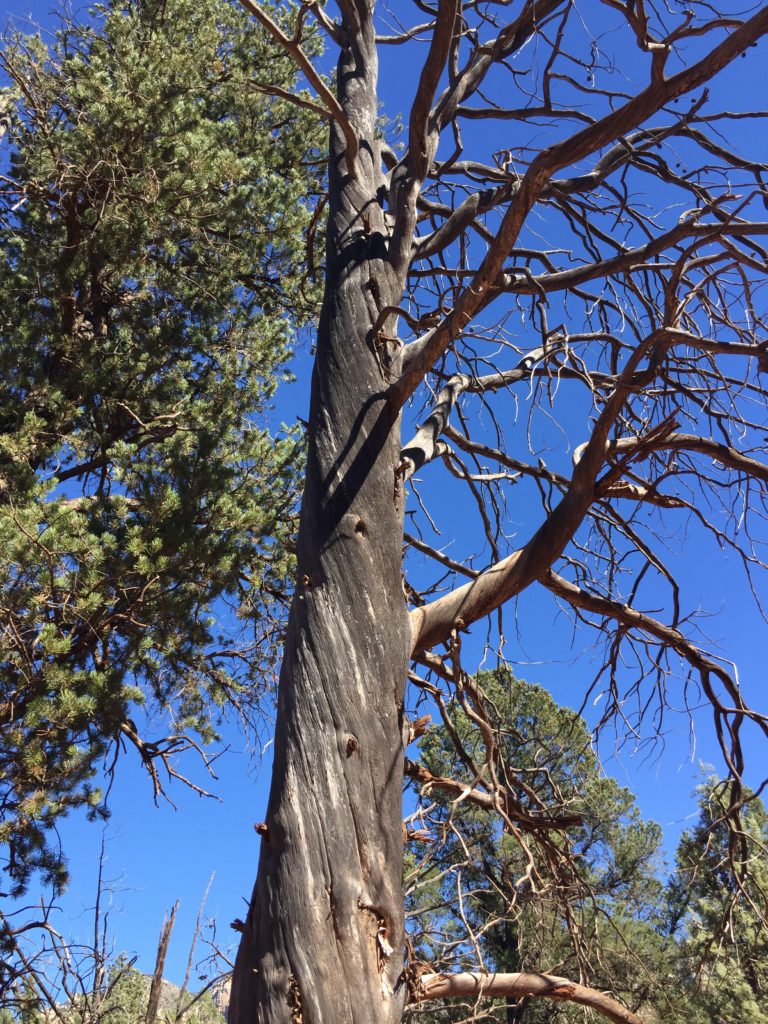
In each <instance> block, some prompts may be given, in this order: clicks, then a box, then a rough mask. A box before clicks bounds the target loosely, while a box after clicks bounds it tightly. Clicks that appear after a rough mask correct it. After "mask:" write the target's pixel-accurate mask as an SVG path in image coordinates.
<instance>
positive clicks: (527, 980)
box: [410, 971, 643, 1024]
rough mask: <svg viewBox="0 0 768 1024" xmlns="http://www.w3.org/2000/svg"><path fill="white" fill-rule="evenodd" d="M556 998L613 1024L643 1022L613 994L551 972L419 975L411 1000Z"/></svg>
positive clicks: (640, 1023) (641, 1023)
mask: <svg viewBox="0 0 768 1024" xmlns="http://www.w3.org/2000/svg"><path fill="white" fill-rule="evenodd" d="M528 996H532V997H534V998H539V999H557V1000H560V1001H561V1002H569V1003H578V1004H579V1005H580V1006H587V1007H589V1009H591V1010H594V1011H595V1012H596V1013H600V1014H602V1016H603V1017H607V1018H608V1020H611V1021H614V1022H615V1024H643V1022H642V1019H641V1018H640V1017H638V1016H637V1014H636V1013H632V1012H631V1010H628V1009H626V1007H624V1006H622V1005H621V1003H619V1002H617V1000H615V999H614V998H613V997H612V996H609V995H608V994H607V993H605V992H598V991H597V990H596V989H593V988H587V987H586V986H585V985H578V984H577V983H576V982H575V981H569V980H568V978H559V977H557V976H556V975H553V974H480V973H477V974H470V973H469V972H467V971H463V972H462V973H460V974H422V975H421V977H420V978H419V979H418V984H417V985H415V986H414V988H413V991H412V993H411V998H410V1001H411V1002H412V1003H418V1002H424V1001H425V1000H427V999H505V998H506V999H523V998H526V997H528Z"/></svg>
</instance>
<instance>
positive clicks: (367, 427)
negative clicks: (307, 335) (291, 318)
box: [229, 25, 410, 1024]
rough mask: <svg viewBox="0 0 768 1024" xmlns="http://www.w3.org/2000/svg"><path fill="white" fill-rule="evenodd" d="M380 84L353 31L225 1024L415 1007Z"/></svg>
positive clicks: (339, 1023) (352, 1016) (406, 636)
mask: <svg viewBox="0 0 768 1024" xmlns="http://www.w3.org/2000/svg"><path fill="white" fill-rule="evenodd" d="M376 70H377V69H376V54H375V47H374V40H373V33H372V28H371V27H370V25H369V26H368V28H367V29H366V28H365V26H364V27H363V29H362V30H361V29H359V28H358V30H357V32H356V33H355V34H354V41H353V43H352V44H351V45H350V47H349V48H348V49H347V50H345V51H344V52H343V53H342V57H341V60H340V64H339V68H338V91H339V97H340V102H341V105H342V107H343V109H344V111H345V112H346V114H347V116H348V117H349V120H350V122H351V124H352V126H353V128H354V131H355V134H356V135H357V138H358V140H359V149H358V153H357V157H356V160H355V173H354V176H352V175H350V173H349V170H348V164H347V160H346V152H345V141H344V135H343V133H342V132H341V130H340V129H339V127H338V126H337V125H336V123H334V124H333V126H332V129H331V167H330V204H329V229H328V251H327V281H326V290H325V296H324V302H323V308H322V314H321V320H320V325H319V333H318V344H317V359H316V364H315V369H314V374H313V380H312V400H311V409H310V430H309V454H308V466H307V477H306V483H305V491H304V497H303V503H302V515H301V526H300V532H299V553H298V582H297V590H296V596H295V599H294V602H293V607H292V610H291V615H290V621H289V627H288V636H287V640H286V645H285V654H284V660H283V667H282V673H281V677H280V687H279V698H278V713H277V725H276V737H275V759H274V769H273V776H272V785H271V791H270V798H269V806H268V812H267V821H266V826H267V827H266V830H265V831H264V833H263V836H262V842H261V854H260V859H259V870H258V877H257V881H256V887H255V889H254V894H253V898H252V901H251V906H250V909H249V913H248V917H247V920H246V923H245V929H244V932H243V936H242V941H241V946H240V950H239V953H238V957H237V963H236V966H235V972H234V978H233V986H232V998H231V1004H230V1011H229V1020H230V1022H231V1024H246V1022H248V1024H254V1022H256V1021H258V1022H261V1024H267V1022H269V1024H281V1022H289V1021H291V1022H298V1021H301V1022H303V1024H346V1022H350V1024H351V1022H354V1024H374V1022H375V1024H387V1022H394V1021H399V1020H400V1018H401V1016H402V1010H403V1006H404V1003H405V998H406V991H405V986H404V985H403V984H402V981H401V975H402V968H403V944H404V934H403V898H402V865H403V851H402V807H401V804H402V775H403V748H402V738H401V736H402V704H403V694H404V688H405V678H406V673H407V665H408V655H409V652H410V628H409V624H408V619H407V609H406V604H405V599H404V595H403V588H402V577H401V559H402V516H403V489H402V485H401V480H400V477H399V476H398V469H397V467H398V463H399V451H400V437H399V416H398V414H397V412H396V411H394V412H393V411H391V410H390V407H389V404H388V402H387V399H386V372H385V370H384V369H383V368H382V362H381V359H380V357H379V355H378V353H377V350H376V346H375V345H374V344H371V328H372V326H373V324H374V323H375V322H376V318H377V315H378V311H379V309H381V308H382V306H384V305H387V304H396V303H397V302H398V300H399V297H400V294H401V290H402V284H401V282H398V281H396V280H395V275H394V273H393V271H392V268H391V266H390V265H389V264H388V262H387V261H386V247H385V234H386V228H385V224H384V217H383V211H382V207H381V194H382V193H381V191H380V190H381V189H382V188H383V187H384V182H383V176H382V173H381V165H380V162H379V160H378V158H377V144H376V142H375V119H376V112H377V105H376V77H377V75H376Z"/></svg>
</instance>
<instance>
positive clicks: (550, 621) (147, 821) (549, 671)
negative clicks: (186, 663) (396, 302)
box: [6, 0, 767, 980]
mask: <svg viewBox="0 0 768 1024" xmlns="http://www.w3.org/2000/svg"><path fill="white" fill-rule="evenodd" d="M50 6H51V5H50V2H49V0H34V2H33V0H9V2H8V3H7V5H6V14H7V15H10V16H13V17H14V19H16V20H17V23H18V22H19V20H20V19H23V18H24V17H25V16H31V17H32V18H33V19H35V20H36V21H37V22H38V23H41V24H50V19H49V17H48V10H49V8H50ZM413 70H414V69H413V68H404V67H403V66H402V62H401V59H400V55H399V54H398V53H397V52H396V51H394V52H393V51H390V52H388V53H385V54H384V57H383V62H382V80H383V94H384V95H385V96H386V97H387V98H388V100H389V101H390V103H391V107H390V110H389V113H390V114H394V113H396V112H397V111H398V110H400V111H402V112H405V111H406V110H407V105H408V101H407V97H408V94H409V87H410V84H411V83H409V81H408V77H409V71H410V72H411V76H412V73H413ZM740 75H741V76H742V77H741V78H740V77H739V76H740ZM728 84H729V88H730V89H732V90H733V91H734V93H736V92H740V91H743V90H745V89H748V88H749V87H750V85H751V83H749V82H748V81H747V80H746V77H744V72H742V71H741V70H740V64H739V62H737V64H736V66H735V68H734V69H733V71H731V72H729V79H728ZM307 366H308V355H307V353H306V351H303V352H301V353H300V355H299V359H298V362H297V371H298V373H299V376H300V380H299V382H298V383H296V384H293V385H290V386H289V387H287V388H286V389H285V391H284V392H283V393H282V394H281V395H280V396H279V399H278V405H277V408H276V412H275V418H276V421H279V420H284V421H286V422H290V421H293V420H295V418H296V417H297V416H301V417H305V416H306V409H307V404H308V399H307V384H306V382H307V380H308V374H307V373H306V370H307ZM435 472H436V473H437V472H439V470H435ZM521 529H522V522H521ZM680 540H681V538H675V537H672V538H671V540H670V545H671V546H672V547H673V548H674V547H675V545H676V544H677V543H679V542H680ZM671 557H672V558H673V560H674V559H675V555H674V553H673V554H672V556H671ZM678 564H679V567H680V569H681V570H682V572H683V575H684V578H685V585H684V598H685V600H684V605H685V606H686V607H688V608H697V607H701V608H704V609H707V610H708V611H712V612H715V613H717V615H716V617H715V618H714V619H712V620H710V621H709V622H708V625H707V630H708V633H709V635H710V636H711V637H713V638H714V639H717V640H722V648H723V651H724V652H725V653H727V654H728V655H729V656H732V657H734V658H735V659H736V660H737V661H738V663H739V668H740V678H741V682H742V684H743V686H744V689H745V693H746V696H747V699H748V700H749V699H750V697H751V698H753V699H754V700H755V702H757V703H759V697H760V692H761V690H762V689H763V678H764V661H765V659H764V654H763V652H764V650H765V647H766V637H767V630H766V626H765V624H764V623H763V622H762V620H761V619H760V618H759V616H758V615H757V613H756V612H755V611H754V609H753V607H752V605H751V603H750V602H749V601H748V591H747V590H746V588H745V586H744V585H743V580H742V579H741V578H740V571H739V569H738V566H737V565H736V564H735V562H734V560H733V559H732V558H731V559H730V560H729V561H727V562H724V561H723V555H722V553H721V552H719V551H718V550H717V549H716V548H715V546H714V544H712V545H711V547H710V548H707V547H706V546H699V547H697V550H696V552H695V555H694V556H689V557H687V558H686V559H684V560H682V559H681V560H679V563H678ZM713 566H716V567H717V568H716V571H713V568H712V567H713ZM512 619H513V615H512V614H510V615H509V616H508V624H511V623H512ZM517 625H518V633H519V636H520V637H522V638H524V639H523V640H522V641H517V640H515V642H514V643H510V647H509V649H508V653H509V656H510V657H511V658H512V660H513V665H514V667H515V669H516V671H517V672H518V674H519V675H520V676H522V677H524V678H527V679H529V680H531V681H534V682H540V683H542V684H544V685H545V686H547V687H548V688H549V689H550V690H551V692H552V694H553V695H554V697H555V698H556V699H557V700H559V701H561V702H563V703H568V704H571V705H574V706H578V705H579V704H580V701H581V693H582V692H583V687H584V683H585V681H588V680H590V679H591V677H592V675H593V673H594V671H595V670H596V665H595V664H592V663H591V662H590V658H589V655H588V654H585V655H584V656H582V657H578V658H576V660H574V659H575V657H576V656H578V655H581V654H582V651H581V650H580V644H581V643H587V642H589V639H590V638H588V637H584V639H583V640H582V638H581V637H578V636H577V638H576V640H575V644H574V645H573V646H572V644H571V640H572V636H571V626H570V623H569V621H568V620H567V619H566V618H565V617H564V616H562V615H561V614H559V613H557V611H556V610H555V608H554V605H553V604H552V602H551V600H550V599H549V598H547V597H545V596H544V595H543V594H542V595H539V596H537V595H535V594H534V595H528V596H527V597H526V600H525V601H524V602H521V604H520V607H519V610H518V623H517ZM508 628H509V627H508ZM510 639H511V638H510ZM481 642H482V635H481V631H480V630H476V631H475V643H474V651H473V653H470V655H469V657H468V658H467V667H470V665H469V662H470V659H471V658H472V657H474V660H475V662H477V660H479V658H480V657H481ZM469 650H470V652H472V648H469ZM472 667H474V666H472ZM597 710H599V708H598V709H597ZM592 713H593V714H596V713H597V712H596V711H595V712H592ZM665 728H666V730H667V731H666V733H665V737H664V746H663V747H661V748H658V749H645V748H643V749H641V750H639V751H638V752H637V753H635V754H634V756H633V751H632V749H631V748H630V747H628V746H627V747H624V748H623V750H622V751H621V752H620V753H619V754H618V755H616V756H614V755H613V751H612V748H611V745H610V742H606V743H604V745H603V748H602V753H603V756H604V760H605V764H606V767H607V769H608V770H609V772H610V773H611V774H614V775H615V776H616V777H617V778H618V779H619V781H621V782H622V783H624V784H626V785H628V786H630V788H631V789H633V791H634V792H635V793H636V794H637V796H638V801H639V804H640V807H641V809H642V811H643V813H644V814H645V815H646V816H647V817H650V818H654V819H655V820H657V821H659V822H660V823H661V824H662V825H663V826H664V828H665V833H666V836H667V843H668V845H669V847H670V848H672V849H673V848H674V844H675V842H676V839H677V837H678V835H679V833H680V830H681V828H683V827H684V825H685V819H686V815H691V814H692V813H693V812H694V804H693V801H692V800H691V792H692V790H693V788H694V786H695V785H696V783H697V781H698V767H697V766H698V762H699V761H704V762H717V757H718V755H717V752H716V750H715V748H714V744H713V737H712V731H711V726H710V724H709V718H708V717H707V716H700V717H699V719H698V721H697V728H696V746H695V749H694V748H692V744H691V737H690V733H689V723H688V720H687V718H686V717H685V716H683V715H679V716H675V717H670V718H668V719H667V721H666V722H665ZM226 740H227V742H228V743H229V744H230V746H229V749H228V750H227V751H226V752H225V753H223V754H222V756H221V757H220V759H219V760H218V762H217V764H216V772H217V775H218V782H217V783H216V784H215V791H216V793H217V795H218V797H219V798H220V799H219V800H217V801H214V800H205V799H201V798H200V797H198V796H196V795H194V794H193V793H190V792H189V791H186V790H185V789H183V788H182V787H181V786H175V787H174V788H173V789H172V790H171V791H170V795H171V797H172V798H173V799H174V801H175V802H176V809H173V808H172V807H170V806H169V805H167V804H161V805H160V806H159V807H157V808H156V807H154V806H153V804H152V800H151V789H150V785H149V782H148V780H147V779H146V777H145V776H144V775H143V773H142V772H141V771H140V769H139V768H138V766H137V765H136V763H135V761H134V760H133V759H132V758H131V757H129V756H124V757H123V758H122V763H121V764H120V765H119V771H118V773H117V781H116V783H115V786H114V788H113V791H112V793H111V796H110V806H111V809H112V818H111V821H110V823H109V825H108V826H107V835H108V837H109V842H108V860H107V866H106V872H105V874H106V877H107V878H108V879H109V880H111V881H112V883H113V885H114V890H115V892H114V897H113V902H114V911H113V926H114V934H115V941H116V945H117V948H119V949H122V950H126V951H129V952H134V953H137V954H138V955H139V966H141V967H143V968H144V969H149V968H150V967H151V962H152V959H153V956H154V950H155V946H156V941H157V932H158V928H159V926H160V922H161V920H162V917H163V914H164V912H165V911H166V910H167V909H168V908H169V907H170V906H171V905H172V904H173V902H174V901H175V900H176V899H177V898H178V899H180V900H181V910H180V914H179V918H178V921H177V926H176V933H175V939H174V942H173V945H172V949H171V956H170V959H169V965H168V971H167V973H168V976H169V977H170V978H172V979H174V980H180V978H181V976H182V975H183V971H184V964H185V960H186V952H187V947H186V943H187V941H188V939H189V937H190V936H191V934H192V929H193V925H194V918H195V915H196V912H197V905H198V902H199V899H200V897H201V895H202V893H203V891H204V889H205V887H206V884H207V882H208V879H209V878H210V876H211V875H212V874H213V873H215V880H214V883H213V886H212V888H211V894H210V897H209V901H208V905H207V913H208V914H209V915H211V916H215V917H216V918H217V919H218V926H219V938H220V940H221V941H222V943H223V944H224V945H226V944H228V942H230V941H232V942H234V940H235V939H236V935H235V933H234V932H231V931H230V930H229V927H228V926H229V922H230V921H231V920H232V919H233V918H236V917H242V916H244V912H245V903H244V900H247V898H248V896H249V894H250V889H251V886H252V883H253V879H254V876H255V870H256V861H257V854H258V838H257V836H256V833H255V832H254V830H253V823H254V822H257V821H260V820H262V818H263V816H264V808H265V804H266V788H267V785H268V777H269V748H267V750H266V753H265V756H264V757H263V758H260V757H258V756H256V757H254V756H253V755H252V752H249V751H248V750H246V749H245V741H244V740H243V738H242V736H241V735H239V734H238V733H237V732H236V731H235V730H232V731H231V733H230V734H228V735H227V736H226ZM748 753H749V751H748ZM752 753H753V756H754V755H755V754H756V755H757V758H758V762H759V759H760V755H759V752H756V751H755V750H753V751H752ZM758 766H759V764H758ZM196 778H197V780H198V781H199V782H200V783H201V784H202V785H206V781H205V779H204V777H203V776H202V775H201V774H200V773H198V775H197V776H196ZM61 835H62V841H63V844H64V847H65V849H66V850H67V851H68V853H69V855H70V866H71V870H72V883H71V886H70V889H69V891H68V893H67V894H66V896H65V897H64V898H63V899H62V901H61V902H62V907H63V908H64V910H65V913H66V915H67V917H68V918H69V919H70V921H71V928H72V929H73V930H74V931H77V930H78V928H80V927H83V926H84V927H86V928H87V927H88V917H87V908H89V907H90V906H91V905H92V903H93V892H94V885H95V872H96V865H95V860H96V854H97V852H98V847H99V844H100V841H101V831H100V829H99V827H98V826H95V825H89V824H87V823H86V822H85V821H84V819H83V818H82V817H81V816H74V817H72V818H71V819H70V820H69V821H67V822H65V824H64V826H63V828H62V830H61ZM59 927H61V928H62V930H64V931H66V930H67V926H66V925H65V924H62V923H61V922H60V923H59Z"/></svg>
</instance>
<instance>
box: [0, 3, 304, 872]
mask: <svg viewBox="0 0 768 1024" xmlns="http://www.w3.org/2000/svg"><path fill="white" fill-rule="evenodd" d="M267 68H268V75H269V79H270V82H271V83H272V84H273V86H275V87H278V88H285V89H286V90H287V89H289V88H291V87H292V86H293V85H294V84H295V80H296V71H295V68H294V66H293V64H292V62H291V60H290V58H289V57H288V56H287V55H284V54H281V53H280V52H279V51H276V50H275V47H274V46H273V45H272V43H271V41H270V40H269V39H267V38H265V35H264V33H263V32H262V31H261V30H260V29H259V28H258V26H254V24H253V22H252V20H249V19H247V18H246V17H245V16H244V15H243V14H242V13H241V12H240V10H239V8H237V7H234V6H232V5H231V4H229V3H226V2H223V0H194V2H190V0H162V2H160V0H158V2H154V0H146V2H144V0H142V2H141V3H133V2H128V3H118V2H116V3H109V4H106V5H100V6H98V7H97V8H95V9H94V11H93V12H92V15H91V19H90V20H88V21H87V22H85V23H83V24H67V23H64V24H62V26H61V28H60V29H59V30H58V31H57V32H56V33H55V34H54V36H53V38H52V40H46V39H45V38H44V37H43V36H42V35H37V36H29V35H22V34H19V33H10V34H9V35H8V36H7V37H6V39H5V42H4V45H3V50H2V55H1V56H0V69H1V70H2V73H3V75H4V78H5V82H6V86H5V90H4V92H3V93H0V96H1V97H2V100H3V104H4V111H5V112H4V115H3V116H4V122H3V123H4V126H5V128H6V131H5V138H4V140H3V146H4V151H3V154H4V155H3V160H4V167H3V176H2V178H0V253H1V255H0V304H2V308H3V314H2V318H1V319H0V631H1V632H0V720H1V721H2V730H1V731H0V736H1V737H2V739H0V779H2V782H0V807H1V808H2V819H3V823H2V825H0V839H2V841H3V843H4V844H5V849H6V850H7V851H8V857H7V861H6V865H5V867H6V870H7V872H8V874H9V876H10V880H11V884H12V886H13V887H14V889H15V890H17V891H18V890H21V889H22V888H23V887H24V885H25V884H26V882H27V881H28V879H29V875H30V872H31V871H32V870H33V869H35V868H42V869H44V871H45V872H47V874H48V876H49V878H50V879H51V880H54V881H55V882H56V883H57V884H58V883H60V882H61V880H62V879H63V877H64V873H65V867H64V863H63V861H62V858H61V856H60V854H59V852H58V851H57V850H56V845H55V843H54V844H53V845H50V843H49V841H48V839H49V836H51V835H52V832H51V830H52V829H53V828H54V827H55V824H56V821H57V819H58V817H59V816H60V815H61V814H63V813H66V812H67V810H69V809H70V808H72V807H75V806H78V805H85V806H86V807H87V808H89V809H90V813H92V814H101V813H102V811H103V800H102V793H101V791H100V789H99V788H98V787H97V786H96V784H95V783H94V781H93V777H94V773H95V772H96V770H97V768H100V769H106V770H108V771H109V770H111V769H112V768H113V767H114V764H115V761H116V760H117V758H118V756H119V754H120V752H121V751H122V750H124V749H125V748H129V749H131V748H135V750H136V751H137V753H138V755H139V757H140V758H141V760H142V762H143V763H144V765H145V766H146V768H147V770H148V772H149V774H150V776H151V779H152V783H153V786H154V792H155V795H156V796H157V795H158V794H159V793H160V792H161V789H162V786H163V778H164V775H165V772H166V771H167V772H168V773H169V774H170V775H171V776H173V775H179V774H180V771H181V770H183V769H179V767H178V765H177V762H176V760H175V757H176V755H177V754H178V753H179V752H181V751H183V750H185V749H187V750H188V749H192V748H194V749H197V750H200V751H202V747H201V746H200V744H201V743H205V742H206V741H208V740H210V738H211V737H212V735H213V730H214V729H215V726H216V721H217V717H218V716H220V715H221V714H222V713H223V712H225V711H226V710H227V709H228V711H229V712H230V713H232V711H233V710H234V709H240V710H242V711H247V710H248V708H249V707H250V708H253V707H254V706H255V704H256V703H257V702H258V700H259V697H260V695H263V694H264V692H265V690H266V689H268V688H269V678H270V673H271V666H272V665H273V663H274V659H275V656H276V652H277V650H278V649H279V644H280V638H281V635H282V630H283V627H284V614H285V613H284V608H285V604H286V602H287V600H288V595H289V593H290V588H291V582H290V577H291V566H292V561H291V555H290V553H289V548H290V544H289V538H290V537H291V535H292V534H293V531H294V522H293V520H294V517H295V514H296V508H295V502H296V497H295V495H296V488H297V482H296V481H297V478H298V475H299V473H300V471H301V445H300V443H299V438H298V436H297V435H296V433H295V432H283V433H282V434H279V435H277V436H274V435H270V433H269V432H268V431H267V429H266V418H265V417H266V410H267V407H268V403H269V401H270V397H271V396H272V395H273V393H274V390H275V387H276V384H277V382H278V380H280V379H281V377H285V375H286V372H287V371H286V369H285V364H286V359H287V357H288V354H289V350H290V345H291V341H292V339H293V338H294V337H295V331H296V329H297V328H298V327H300V326H301V325H302V324H306V323H307V322H308V321H309V320H310V319H311V317H312V315H313V311H314V308H315V289H314V287H313V285H312V282H311V280H310V279H309V277H308V274H307V271H306V262H305V260H304V245H305V235H306V232H307V231H308V230H309V229H310V227H311V225H312V224H313V216H314V205H315V203H314V199H313V197H314V196H315V194H316V192H317V189H318V183H319V181H320V178H321V176H322V173H323V171H322V163H321V162H319V161H318V158H317V152H316V146H317V144H318V139H319V136H318V130H317V127H316V124H315V123H314V120H313V118H311V117H310V116H309V115H307V114H306V113H305V112H303V111H302V110H301V109H297V108H296V107H295V105H293V104H288V103H286V102H284V101H282V100H280V99H279V98H274V97H272V96H270V97H266V96H264V95H263V94H262V93H261V92H259V91H258V89H257V88H254V87H253V81H254V77H255V76H256V77H257V76H258V75H259V73H260V71H259V69H263V70H264V73H266V69H267Z"/></svg>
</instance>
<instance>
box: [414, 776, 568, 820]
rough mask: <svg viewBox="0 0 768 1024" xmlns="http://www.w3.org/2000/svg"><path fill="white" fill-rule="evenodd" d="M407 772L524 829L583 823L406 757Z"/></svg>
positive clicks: (424, 784)
mask: <svg viewBox="0 0 768 1024" xmlns="http://www.w3.org/2000/svg"><path fill="white" fill-rule="evenodd" d="M404 771H405V775H406V776H407V777H408V778H409V779H413V780H414V782H420V783H421V785H422V786H423V787H424V788H425V789H427V790H432V789H436V790H439V792H441V793H446V794H448V795H449V796H453V797H455V798H456V799H457V800H462V801H463V800H467V801H468V802H469V803H471V804H474V805H475V806H476V807H481V808H482V809H483V810H484V811H490V812H497V813H498V812H501V813H503V814H504V816H505V817H506V818H509V820H510V821H512V822H514V823H515V824H516V825H519V826H520V827H521V829H522V831H523V832H535V831H538V830H541V829H566V828H578V826H579V825H583V824H584V819H583V818H582V816H581V815H580V814H554V815H548V814H545V813H542V812H540V811H539V812H537V811H534V810H527V809H526V808H524V807H522V805H521V804H520V802H519V801H518V800H517V799H516V798H515V797H514V796H513V795H512V794H511V793H510V792H509V790H506V791H500V792H498V793H486V792H484V791H483V790H481V789H477V788H475V787H473V786H467V785H466V784H465V783H463V782H459V781H458V779H451V778H449V777H447V776H445V775H433V774H432V772H431V771H429V769H427V768H425V767H424V765H421V764H416V763H415V762H414V761H410V760H408V758H406V759H405V769H404Z"/></svg>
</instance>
